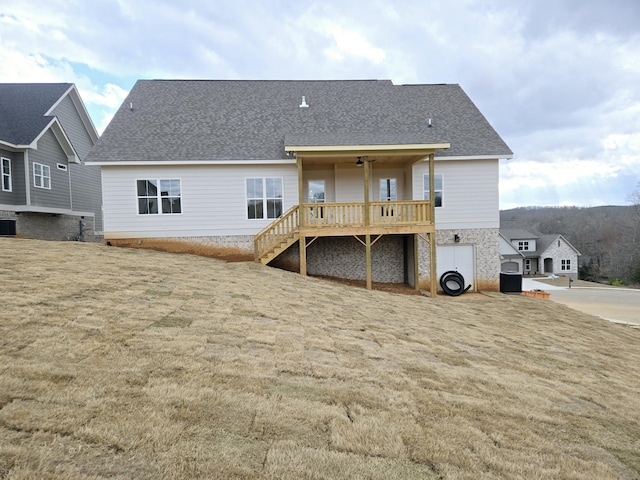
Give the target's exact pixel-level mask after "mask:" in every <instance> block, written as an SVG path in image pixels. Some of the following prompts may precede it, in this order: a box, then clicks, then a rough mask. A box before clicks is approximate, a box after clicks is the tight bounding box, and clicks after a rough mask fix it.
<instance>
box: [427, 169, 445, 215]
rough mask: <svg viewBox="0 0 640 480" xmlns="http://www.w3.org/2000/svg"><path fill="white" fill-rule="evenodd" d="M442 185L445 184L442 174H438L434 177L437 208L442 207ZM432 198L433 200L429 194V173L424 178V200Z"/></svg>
mask: <svg viewBox="0 0 640 480" xmlns="http://www.w3.org/2000/svg"><path fill="white" fill-rule="evenodd" d="M442 184H443V180H442V174H441V173H436V174H435V176H434V177H433V186H434V193H435V200H436V204H435V206H436V207H441V206H442V190H443V188H442ZM430 198H431V195H430V192H429V174H428V173H427V174H425V176H424V199H425V200H429V199H430Z"/></svg>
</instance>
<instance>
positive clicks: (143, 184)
mask: <svg viewBox="0 0 640 480" xmlns="http://www.w3.org/2000/svg"><path fill="white" fill-rule="evenodd" d="M136 184H137V185H136V186H137V190H138V213H139V214H141V215H167V214H174V213H182V191H181V187H180V180H179V179H161V180H138V181H137V182H136Z"/></svg>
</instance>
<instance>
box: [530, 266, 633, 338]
mask: <svg viewBox="0 0 640 480" xmlns="http://www.w3.org/2000/svg"><path fill="white" fill-rule="evenodd" d="M563 284H567V285H568V280H567V279H566V278H563V279H552V278H546V279H545V278H536V279H532V278H523V279H522V290H544V291H545V292H548V293H549V299H550V300H552V301H554V302H557V303H561V304H563V305H566V306H568V307H570V308H573V309H575V310H579V311H581V312H585V313H589V314H591V315H595V316H597V317H600V318H602V319H604V320H608V321H610V322H615V323H624V324H628V325H631V326H634V327H636V328H638V327H640V290H635V289H631V288H622V287H609V286H600V285H598V284H596V283H589V282H582V281H577V282H573V284H572V286H571V288H569V287H568V286H566V285H563Z"/></svg>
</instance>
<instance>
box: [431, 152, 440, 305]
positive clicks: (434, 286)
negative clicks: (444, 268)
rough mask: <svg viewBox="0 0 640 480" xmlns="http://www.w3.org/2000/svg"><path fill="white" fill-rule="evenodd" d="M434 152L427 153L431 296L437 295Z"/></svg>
mask: <svg viewBox="0 0 640 480" xmlns="http://www.w3.org/2000/svg"><path fill="white" fill-rule="evenodd" d="M435 163H436V161H435V153H430V154H429V208H430V209H431V222H432V223H433V226H434V232H433V233H430V234H429V279H430V280H431V286H430V290H431V297H436V296H438V279H437V278H436V277H437V275H438V273H437V270H436V232H435V228H436V192H435V183H436V182H435V175H436V173H435Z"/></svg>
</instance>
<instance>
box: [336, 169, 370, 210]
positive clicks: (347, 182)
mask: <svg viewBox="0 0 640 480" xmlns="http://www.w3.org/2000/svg"><path fill="white" fill-rule="evenodd" d="M362 201H364V167H358V168H353V167H340V166H338V167H337V168H336V202H362Z"/></svg>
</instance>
